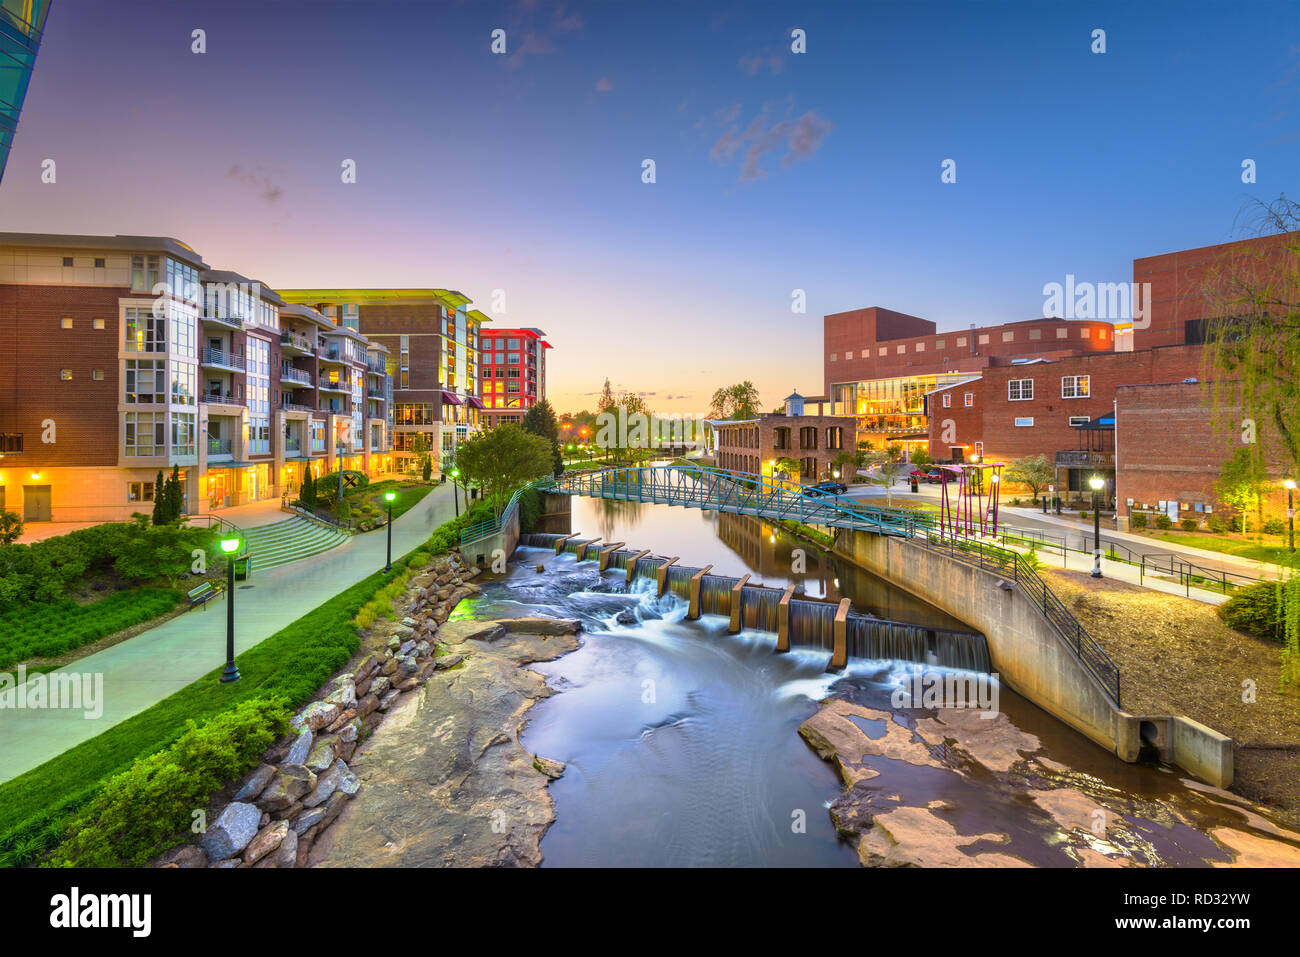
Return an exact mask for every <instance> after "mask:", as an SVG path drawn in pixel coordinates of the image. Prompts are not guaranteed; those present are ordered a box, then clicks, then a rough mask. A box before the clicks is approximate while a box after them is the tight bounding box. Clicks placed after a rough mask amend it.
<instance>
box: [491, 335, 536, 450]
mask: <svg viewBox="0 0 1300 957" xmlns="http://www.w3.org/2000/svg"><path fill="white" fill-rule="evenodd" d="M481 348H482V353H481V354H482V357H483V361H482V363H481V364H480V375H481V376H482V384H483V389H482V393H483V406H484V412H483V415H484V417H485V418H486V419H487V423H486V424H487V427H488V428H494V427H495V426H497V425H503V424H508V423H514V424H516V425H518V424H519V423H521V422H523V420H524V414H525V413H526V412H527V411H528V410H529V409H531V408H532V407H533V406H535V405H537V403H538V402H541V401H542V400H543V399H544V398H546V350H547V349H550V348H551V344H550V343H549V342H547V341H546V333H544V332H542V330H540V329H487V328H484V329H483V332H482V337H481Z"/></svg>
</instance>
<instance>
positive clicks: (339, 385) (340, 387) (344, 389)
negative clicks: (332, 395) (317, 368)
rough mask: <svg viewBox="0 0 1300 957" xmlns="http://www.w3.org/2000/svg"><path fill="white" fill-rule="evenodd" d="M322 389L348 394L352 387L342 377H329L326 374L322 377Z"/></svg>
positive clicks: (323, 390)
mask: <svg viewBox="0 0 1300 957" xmlns="http://www.w3.org/2000/svg"><path fill="white" fill-rule="evenodd" d="M320 390H321V391H322V392H341V393H343V394H345V395H346V394H347V393H349V392H351V391H352V389H351V388H350V387H349V386H348V385H347V383H345V382H343V381H342V380H340V379H328V378H326V377H325V376H321V377H320Z"/></svg>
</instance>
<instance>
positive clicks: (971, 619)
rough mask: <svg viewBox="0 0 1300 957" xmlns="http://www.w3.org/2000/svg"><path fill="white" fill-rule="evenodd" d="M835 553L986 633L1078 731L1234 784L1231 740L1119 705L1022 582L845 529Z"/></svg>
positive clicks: (1013, 681)
mask: <svg viewBox="0 0 1300 957" xmlns="http://www.w3.org/2000/svg"><path fill="white" fill-rule="evenodd" d="M835 553H836V554H837V555H839V556H841V557H843V558H846V559H848V560H849V561H852V562H853V563H854V564H856V565H860V566H861V567H862V568H865V569H866V570H867V571H869V572H872V573H873V574H876V575H879V576H880V577H881V578H885V579H887V580H888V581H889V582H890V583H891V584H893V585H896V586H898V587H899V588H902V589H904V590H905V591H908V592H910V593H911V594H913V595H915V596H916V597H918V598H921V599H923V600H925V601H928V602H930V603H931V604H932V605H935V606H937V607H939V608H941V609H943V610H944V611H946V612H947V613H948V614H950V615H952V616H953V617H954V618H957V619H958V620H959V621H964V622H966V623H967V624H968V625H970V626H972V627H974V628H976V629H978V630H979V631H981V632H983V633H984V635H985V638H986V640H987V642H988V648H989V657H990V659H991V661H992V664H993V670H994V671H995V672H997V673H998V675H999V678H1000V680H1001V681H1003V682H1005V683H1006V684H1007V686H1008V687H1010V688H1012V689H1013V690H1014V691H1016V692H1017V693H1019V694H1021V695H1023V696H1024V697H1026V698H1028V699H1029V700H1030V701H1032V702H1034V703H1035V704H1036V705H1038V706H1039V707H1040V708H1042V709H1043V710H1044V711H1047V712H1048V713H1050V714H1052V715H1054V716H1055V717H1057V718H1059V719H1060V720H1061V721H1064V722H1065V723H1066V724H1068V725H1069V726H1070V727H1072V728H1074V729H1075V730H1076V731H1078V732H1079V733H1081V734H1083V735H1086V736H1087V737H1089V738H1091V739H1092V740H1093V741H1095V742H1097V743H1098V744H1100V745H1101V746H1102V747H1105V748H1106V749H1107V750H1109V751H1112V752H1114V753H1115V754H1116V755H1118V756H1119V757H1120V758H1121V759H1123V760H1125V761H1136V760H1137V759H1138V755H1139V752H1140V751H1141V750H1142V747H1143V745H1144V744H1145V745H1147V746H1148V747H1152V748H1155V749H1156V750H1157V751H1158V753H1159V754H1160V756H1161V758H1162V759H1163V760H1165V761H1168V762H1170V763H1173V764H1176V765H1178V766H1179V767H1181V768H1183V769H1184V770H1186V771H1188V772H1190V773H1191V774H1193V775H1195V776H1196V777H1197V778H1200V779H1201V780H1203V781H1206V782H1208V783H1210V784H1213V785H1215V786H1217V787H1227V786H1228V785H1229V784H1231V783H1232V772H1233V765H1232V739H1231V738H1227V737H1224V736H1223V735H1221V734H1219V733H1217V732H1215V731H1213V730H1212V729H1210V728H1207V727H1205V726H1204V725H1201V724H1198V723H1196V722H1195V721H1192V720H1191V719H1189V718H1185V717H1171V716H1168V715H1161V716H1143V715H1133V714H1129V713H1128V712H1127V711H1123V710H1121V709H1120V708H1119V707H1117V706H1116V705H1115V704H1114V702H1113V701H1111V699H1110V697H1109V696H1108V695H1107V693H1106V691H1105V689H1104V688H1103V687H1102V685H1101V683H1100V682H1099V681H1097V679H1096V678H1095V677H1093V675H1092V674H1091V673H1090V672H1089V671H1088V670H1087V668H1085V667H1084V665H1083V663H1082V662H1081V661H1080V660H1079V658H1078V657H1077V656H1076V654H1075V652H1074V651H1073V649H1072V648H1071V647H1070V646H1069V645H1068V644H1067V643H1066V641H1065V640H1064V639H1063V638H1062V637H1061V636H1060V634H1059V633H1058V632H1057V631H1056V629H1055V628H1054V627H1053V626H1052V625H1051V623H1050V622H1049V621H1048V619H1047V618H1046V616H1045V615H1044V614H1043V613H1042V611H1041V610H1040V609H1039V608H1038V606H1037V604H1036V603H1035V602H1033V601H1031V600H1030V599H1029V598H1028V597H1027V596H1026V595H1025V593H1024V592H1023V591H1022V590H1021V589H1020V587H1019V586H1018V585H1016V584H1015V582H1014V580H1011V579H1007V578H1004V577H1002V576H1000V575H999V574H997V573H996V572H993V571H990V570H988V569H982V568H978V567H976V566H973V565H969V564H967V563H965V562H962V561H959V560H957V559H956V558H953V557H951V556H949V555H946V554H944V553H943V552H940V551H938V550H935V549H931V548H927V547H926V546H924V545H921V544H919V543H917V542H914V541H910V540H908V539H904V538H898V537H893V536H885V535H875V534H872V533H870V532H854V531H849V530H842V531H840V533H839V534H838V535H837V536H836V543H835Z"/></svg>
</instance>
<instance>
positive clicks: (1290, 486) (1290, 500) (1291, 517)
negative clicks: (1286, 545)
mask: <svg viewBox="0 0 1300 957" xmlns="http://www.w3.org/2000/svg"><path fill="white" fill-rule="evenodd" d="M1282 484H1283V485H1285V486H1286V523H1287V526H1288V528H1287V538H1288V539H1290V546H1291V551H1295V479H1287V480H1286V481H1285V482H1283V483H1282Z"/></svg>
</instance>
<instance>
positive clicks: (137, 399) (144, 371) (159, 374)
mask: <svg viewBox="0 0 1300 957" xmlns="http://www.w3.org/2000/svg"><path fill="white" fill-rule="evenodd" d="M165 368H166V366H165V364H164V363H163V362H162V361H161V360H155V359H127V360H126V376H125V382H124V383H123V386H124V388H123V400H124V401H125V402H126V403H127V405H155V404H159V405H161V404H162V403H164V402H166V401H167V387H166V383H165V381H164V378H163V374H164V369H165Z"/></svg>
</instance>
